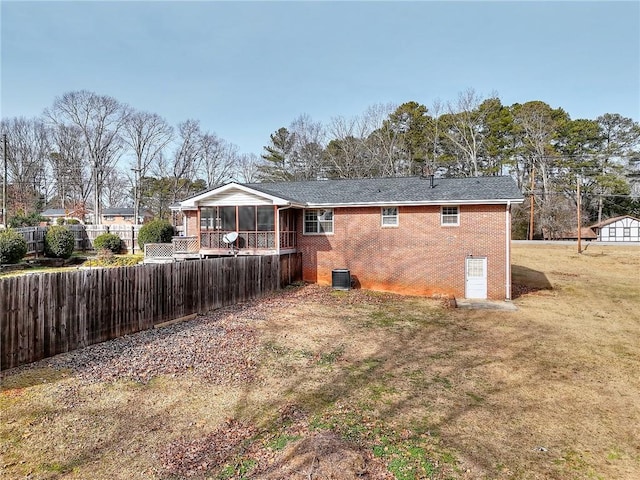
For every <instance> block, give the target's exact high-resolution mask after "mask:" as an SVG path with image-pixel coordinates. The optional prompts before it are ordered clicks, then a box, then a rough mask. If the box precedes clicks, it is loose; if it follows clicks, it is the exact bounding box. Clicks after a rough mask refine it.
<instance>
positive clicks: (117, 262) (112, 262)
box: [83, 250, 144, 267]
mask: <svg viewBox="0 0 640 480" xmlns="http://www.w3.org/2000/svg"><path fill="white" fill-rule="evenodd" d="M143 260H144V257H143V256H142V255H124V256H120V257H116V256H114V255H113V253H112V252H111V250H100V251H99V252H98V254H97V255H96V257H95V258H92V259H90V260H87V261H86V262H84V264H83V265H84V266H85V267H129V266H133V265H137V264H138V263H140V262H142V261H143Z"/></svg>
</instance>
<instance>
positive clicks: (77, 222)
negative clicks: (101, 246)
mask: <svg viewBox="0 0 640 480" xmlns="http://www.w3.org/2000/svg"><path fill="white" fill-rule="evenodd" d="M65 223H66V224H67V225H80V220H78V219H77V218H67V219H66V220H65Z"/></svg>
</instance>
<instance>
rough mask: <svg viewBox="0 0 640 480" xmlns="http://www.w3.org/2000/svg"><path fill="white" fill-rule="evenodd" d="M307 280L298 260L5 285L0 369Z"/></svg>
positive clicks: (113, 271) (0, 294) (0, 298)
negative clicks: (303, 275) (303, 276)
mask: <svg viewBox="0 0 640 480" xmlns="http://www.w3.org/2000/svg"><path fill="white" fill-rule="evenodd" d="M301 278H302V261H301V255H300V254H299V253H298V254H288V255H280V256H278V255H270V256H242V257H224V258H214V259H207V260H193V261H185V262H175V263H165V264H149V265H136V266H132V267H120V268H109V269H107V268H96V269H85V270H77V271H70V272H60V273H47V274H39V275H25V276H17V277H9V278H4V279H0V369H1V370H4V369H7V368H12V367H16V366H18V365H22V364H25V363H29V362H33V361H36V360H40V359H42V358H46V357H50V356H53V355H56V354H58V353H63V352H68V351H71V350H75V349H77V348H82V347H86V346H87V345H91V344H94V343H99V342H104V341H106V340H110V339H113V338H117V337H120V336H122V335H127V334H130V333H134V332H138V331H140V330H145V329H148V328H152V327H153V326H154V325H157V324H159V323H163V322H166V321H168V320H172V319H175V318H179V317H182V316H186V315H190V314H193V313H205V312H207V311H209V310H212V309H216V308H220V307H223V306H226V305H233V304H236V303H240V302H243V301H246V300H250V299H253V298H257V297H259V296H261V295H264V294H265V293H268V292H271V291H274V290H277V289H279V288H282V287H283V286H286V285H288V284H291V283H293V282H295V281H299V280H301Z"/></svg>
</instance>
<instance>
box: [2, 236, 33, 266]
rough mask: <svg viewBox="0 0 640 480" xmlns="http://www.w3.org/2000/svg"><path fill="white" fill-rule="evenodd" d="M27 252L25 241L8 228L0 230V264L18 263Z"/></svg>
mask: <svg viewBox="0 0 640 480" xmlns="http://www.w3.org/2000/svg"><path fill="white" fill-rule="evenodd" d="M26 254H27V241H26V240H25V239H24V237H23V236H22V235H20V234H19V233H18V232H16V231H15V230H13V229H11V228H9V229H7V230H1V231H0V264H2V263H18V262H19V261H20V260H22V259H23V257H24V256H25V255H26Z"/></svg>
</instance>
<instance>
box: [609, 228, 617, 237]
mask: <svg viewBox="0 0 640 480" xmlns="http://www.w3.org/2000/svg"><path fill="white" fill-rule="evenodd" d="M609 236H610V237H615V236H616V227H609Z"/></svg>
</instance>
